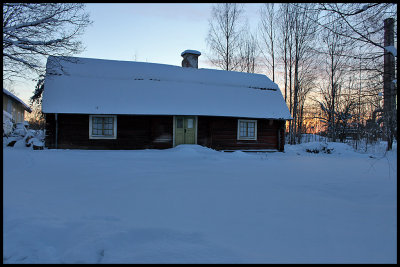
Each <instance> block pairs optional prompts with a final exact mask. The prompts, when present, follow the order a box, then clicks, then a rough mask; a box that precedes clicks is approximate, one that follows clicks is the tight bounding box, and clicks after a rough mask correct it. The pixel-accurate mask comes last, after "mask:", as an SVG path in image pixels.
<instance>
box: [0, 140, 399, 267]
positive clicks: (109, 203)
mask: <svg viewBox="0 0 400 267" xmlns="http://www.w3.org/2000/svg"><path fill="white" fill-rule="evenodd" d="M288 147H289V148H290V149H289V150H291V151H288V152H285V153H280V152H275V153H268V154H265V153H264V154H262V153H257V154H250V153H244V152H234V153H224V152H218V151H215V150H212V149H208V148H203V147H199V146H197V145H183V146H177V147H175V148H173V149H167V150H138V151H104V150H103V151H96V150H88V151H86V150H39V151H37V150H31V149H28V150H25V149H24V150H22V149H14V148H4V151H3V153H4V159H3V166H4V170H3V203H4V204H3V237H4V240H3V241H4V242H3V263H395V262H396V261H397V240H396V233H397V219H396V218H397V217H396V214H397V205H396V198H397V177H396V170H397V147H396V151H393V152H390V153H387V154H386V157H385V158H380V159H378V158H369V157H368V156H367V155H364V154H360V153H345V154H342V155H340V156H339V155H338V154H335V153H336V152H338V151H345V149H344V147H341V146H334V148H335V150H334V151H335V152H334V153H333V154H331V155H328V154H321V153H320V154H310V153H306V152H304V147H303V146H301V145H297V146H288ZM341 149H342V150H341ZM300 151H301V153H300V154H297V153H295V152H300ZM235 155H236V156H235ZM261 155H264V156H261Z"/></svg>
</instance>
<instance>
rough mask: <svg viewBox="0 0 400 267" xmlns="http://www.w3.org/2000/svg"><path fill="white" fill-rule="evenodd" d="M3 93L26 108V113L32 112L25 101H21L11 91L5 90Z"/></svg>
mask: <svg viewBox="0 0 400 267" xmlns="http://www.w3.org/2000/svg"><path fill="white" fill-rule="evenodd" d="M3 93H4V94H6V95H8V96H9V97H11V98H13V99H14V100H15V101H17V102H19V103H21V104H22V106H24V109H25V110H26V111H28V112H29V113H30V112H32V110H31V108H30V107H29V106H28V105H27V104H25V103H24V101H22V100H21V99H19V98H18V97H17V96H16V95H14V94H13V93H11V92H10V91H8V90H7V89H4V88H3Z"/></svg>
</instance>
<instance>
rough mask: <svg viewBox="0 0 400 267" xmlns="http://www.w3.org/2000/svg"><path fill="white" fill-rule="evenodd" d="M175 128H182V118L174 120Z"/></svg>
mask: <svg viewBox="0 0 400 267" xmlns="http://www.w3.org/2000/svg"><path fill="white" fill-rule="evenodd" d="M176 128H183V119H182V118H178V119H177V120H176Z"/></svg>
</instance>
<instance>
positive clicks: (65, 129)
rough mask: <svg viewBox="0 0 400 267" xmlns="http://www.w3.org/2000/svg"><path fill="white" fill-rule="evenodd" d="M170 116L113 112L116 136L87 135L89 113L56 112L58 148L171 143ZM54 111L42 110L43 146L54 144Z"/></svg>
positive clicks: (141, 146) (139, 146) (162, 145)
mask: <svg viewBox="0 0 400 267" xmlns="http://www.w3.org/2000/svg"><path fill="white" fill-rule="evenodd" d="M172 121H173V116H131V115H118V116H117V139H89V115H87V114H58V148H60V149H69V148H75V149H148V148H155V149H163V148H170V147H172V127H173V124H172ZM54 129H55V120H54V114H46V147H49V148H55V147H54V145H55V130H54Z"/></svg>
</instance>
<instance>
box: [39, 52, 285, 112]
mask: <svg viewBox="0 0 400 267" xmlns="http://www.w3.org/2000/svg"><path fill="white" fill-rule="evenodd" d="M64 59H65V60H62V59H61V58H59V57H57V58H55V57H49V59H48V62H47V74H46V80H45V85H44V93H43V102H42V111H43V112H44V113H82V114H138V115H205V116H229V117H250V118H270V119H291V116H290V113H289V110H288V108H287V106H286V103H285V101H284V99H283V96H282V93H281V91H280V89H279V87H278V85H277V84H275V83H273V82H272V81H271V80H270V79H269V78H268V77H267V76H265V75H261V74H249V73H242V72H233V71H222V70H212V69H194V68H182V67H178V66H172V65H165V64H155V63H145V62H131V61H115V60H103V59H89V58H75V57H68V58H64Z"/></svg>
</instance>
